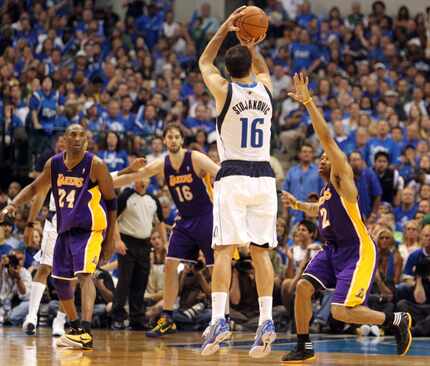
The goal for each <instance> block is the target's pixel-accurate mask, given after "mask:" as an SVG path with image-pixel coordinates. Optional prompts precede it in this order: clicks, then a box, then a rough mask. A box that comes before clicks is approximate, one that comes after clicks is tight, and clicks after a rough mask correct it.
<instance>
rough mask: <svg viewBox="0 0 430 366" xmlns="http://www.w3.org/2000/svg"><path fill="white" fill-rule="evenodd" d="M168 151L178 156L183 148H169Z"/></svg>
mask: <svg viewBox="0 0 430 366" xmlns="http://www.w3.org/2000/svg"><path fill="white" fill-rule="evenodd" d="M168 150H169V153H171V154H177V153H178V152H179V150H181V147H180V146H175V147H169V148H168Z"/></svg>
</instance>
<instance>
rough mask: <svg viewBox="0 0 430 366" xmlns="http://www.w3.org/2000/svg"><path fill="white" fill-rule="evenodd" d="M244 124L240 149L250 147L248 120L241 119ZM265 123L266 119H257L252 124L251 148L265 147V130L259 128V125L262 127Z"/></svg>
mask: <svg viewBox="0 0 430 366" xmlns="http://www.w3.org/2000/svg"><path fill="white" fill-rule="evenodd" d="M240 121H241V122H242V140H241V143H240V147H249V146H248V126H249V123H248V118H241V119H240ZM263 123H264V118H256V119H254V120H253V121H252V122H251V133H250V135H251V136H250V139H249V140H250V146H251V147H261V146H263V130H262V129H261V128H258V125H262V124H263Z"/></svg>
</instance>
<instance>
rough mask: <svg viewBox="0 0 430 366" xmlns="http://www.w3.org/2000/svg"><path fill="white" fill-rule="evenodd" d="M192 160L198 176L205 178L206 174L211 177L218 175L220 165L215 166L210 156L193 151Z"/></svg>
mask: <svg viewBox="0 0 430 366" xmlns="http://www.w3.org/2000/svg"><path fill="white" fill-rule="evenodd" d="M191 159H192V161H193V167H194V169H195V171H196V173H197V175H198V176H200V177H204V176H205V175H206V174H209V175H210V176H211V177H215V176H216V175H217V173H218V170H219V165H217V164H215V163H214V162H213V160H212V159H211V158H210V157H209V156H207V155H205V154H202V153H201V152H198V151H193V152H192V154H191Z"/></svg>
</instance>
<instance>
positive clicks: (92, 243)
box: [75, 231, 103, 274]
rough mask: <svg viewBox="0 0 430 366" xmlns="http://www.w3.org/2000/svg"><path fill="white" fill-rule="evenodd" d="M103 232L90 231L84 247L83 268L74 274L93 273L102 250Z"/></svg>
mask: <svg viewBox="0 0 430 366" xmlns="http://www.w3.org/2000/svg"><path fill="white" fill-rule="evenodd" d="M102 243H103V231H91V235H90V237H89V238H88V241H87V245H86V247H85V259H84V268H83V269H82V271H77V272H75V274H76V273H94V272H95V271H96V268H97V264H98V263H99V257H100V252H101V250H102Z"/></svg>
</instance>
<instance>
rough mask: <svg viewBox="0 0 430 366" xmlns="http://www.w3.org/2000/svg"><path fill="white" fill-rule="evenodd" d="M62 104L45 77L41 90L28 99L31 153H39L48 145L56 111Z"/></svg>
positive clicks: (50, 81)
mask: <svg viewBox="0 0 430 366" xmlns="http://www.w3.org/2000/svg"><path fill="white" fill-rule="evenodd" d="M63 104H64V100H63V99H62V98H61V97H60V94H59V92H58V91H56V90H54V89H53V84H52V79H51V78H50V77H49V76H47V77H45V78H44V79H43V81H42V88H41V89H40V90H38V91H35V92H34V93H33V95H32V96H31V99H30V111H31V118H32V128H33V131H32V135H33V137H34V139H35V141H34V142H33V144H32V148H33V152H35V153H41V152H42V151H43V149H44V148H46V147H47V146H49V145H50V140H51V136H52V134H53V132H54V128H55V119H56V116H57V110H58V109H59V107H60V106H61V105H63Z"/></svg>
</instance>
